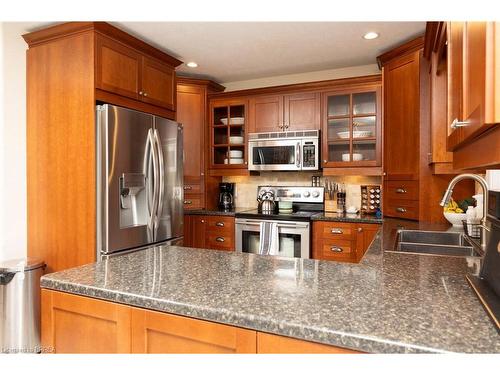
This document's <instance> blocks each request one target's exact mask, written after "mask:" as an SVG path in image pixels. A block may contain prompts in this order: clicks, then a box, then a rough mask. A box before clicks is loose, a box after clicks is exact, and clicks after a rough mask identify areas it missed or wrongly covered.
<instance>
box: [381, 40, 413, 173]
mask: <svg viewBox="0 0 500 375" xmlns="http://www.w3.org/2000/svg"><path fill="white" fill-rule="evenodd" d="M383 68H384V91H385V92H384V105H385V108H384V172H385V179H386V180H417V179H418V174H419V158H420V149H419V145H420V131H419V130H420V99H419V98H420V91H419V87H420V82H419V77H420V50H417V51H415V52H412V53H410V54H406V55H403V56H401V57H399V58H396V59H393V60H392V61H390V62H389V63H388V64H387V65H384V67H383ZM403 87H404V89H402V88H403Z"/></svg>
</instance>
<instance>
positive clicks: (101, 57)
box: [96, 35, 142, 99]
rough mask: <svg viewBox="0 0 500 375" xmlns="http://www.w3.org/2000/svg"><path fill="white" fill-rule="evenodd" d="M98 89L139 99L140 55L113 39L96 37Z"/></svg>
mask: <svg viewBox="0 0 500 375" xmlns="http://www.w3.org/2000/svg"><path fill="white" fill-rule="evenodd" d="M96 60H97V61H96V87H98V88H100V89H101V90H106V91H110V92H114V93H116V94H118V95H123V96H128V97H130V98H132V99H139V91H140V86H141V84H140V79H141V60H142V56H141V54H140V53H138V52H137V51H135V50H134V49H132V48H129V47H127V46H125V45H124V44H123V43H120V42H117V41H115V40H113V39H111V38H106V37H104V36H101V35H98V36H97V37H96Z"/></svg>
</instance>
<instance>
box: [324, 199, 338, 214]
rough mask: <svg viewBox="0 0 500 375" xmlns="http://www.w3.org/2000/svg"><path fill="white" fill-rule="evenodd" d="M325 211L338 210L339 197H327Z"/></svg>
mask: <svg viewBox="0 0 500 375" xmlns="http://www.w3.org/2000/svg"><path fill="white" fill-rule="evenodd" d="M325 211H326V212H337V199H325Z"/></svg>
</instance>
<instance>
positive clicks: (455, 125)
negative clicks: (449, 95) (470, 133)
mask: <svg viewBox="0 0 500 375" xmlns="http://www.w3.org/2000/svg"><path fill="white" fill-rule="evenodd" d="M469 125H470V122H469V121H458V119H457V118H456V119H455V120H453V122H452V123H451V125H450V127H451V128H452V129H456V128H462V127H464V126H469Z"/></svg>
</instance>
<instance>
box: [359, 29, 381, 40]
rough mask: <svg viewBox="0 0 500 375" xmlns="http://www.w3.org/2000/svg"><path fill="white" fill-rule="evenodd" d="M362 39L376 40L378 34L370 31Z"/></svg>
mask: <svg viewBox="0 0 500 375" xmlns="http://www.w3.org/2000/svg"><path fill="white" fill-rule="evenodd" d="M363 38H365V39H368V40H370V39H376V38H378V33H376V32H375V31H370V32H368V33H366V34H365V35H363Z"/></svg>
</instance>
